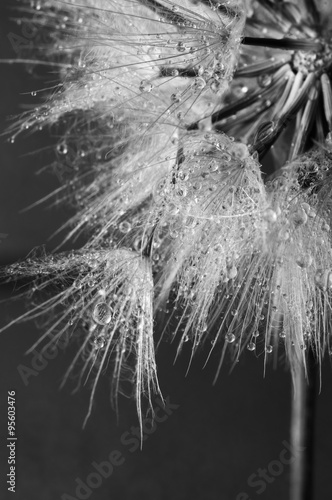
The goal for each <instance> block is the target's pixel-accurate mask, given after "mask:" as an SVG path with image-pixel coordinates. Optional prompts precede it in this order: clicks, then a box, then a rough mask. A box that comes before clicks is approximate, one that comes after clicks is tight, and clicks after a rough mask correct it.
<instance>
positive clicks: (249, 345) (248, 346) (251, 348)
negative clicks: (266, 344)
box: [247, 342, 256, 351]
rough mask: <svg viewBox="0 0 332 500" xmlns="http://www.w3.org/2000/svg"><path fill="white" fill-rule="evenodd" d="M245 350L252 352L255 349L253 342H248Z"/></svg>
mask: <svg viewBox="0 0 332 500" xmlns="http://www.w3.org/2000/svg"><path fill="white" fill-rule="evenodd" d="M247 349H248V351H254V350H255V349H256V344H255V342H249V344H248V345H247Z"/></svg>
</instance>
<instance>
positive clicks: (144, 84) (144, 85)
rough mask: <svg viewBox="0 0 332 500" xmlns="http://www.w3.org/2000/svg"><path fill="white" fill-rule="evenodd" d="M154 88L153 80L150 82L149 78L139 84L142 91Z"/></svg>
mask: <svg viewBox="0 0 332 500" xmlns="http://www.w3.org/2000/svg"><path fill="white" fill-rule="evenodd" d="M152 89H153V85H152V83H151V82H148V81H147V80H142V81H141V83H140V86H139V90H140V91H141V92H151V90H152Z"/></svg>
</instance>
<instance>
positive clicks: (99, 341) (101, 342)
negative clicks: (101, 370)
mask: <svg viewBox="0 0 332 500" xmlns="http://www.w3.org/2000/svg"><path fill="white" fill-rule="evenodd" d="M93 345H94V347H95V349H102V348H103V347H104V346H105V337H104V335H98V337H95V338H94V339H93Z"/></svg>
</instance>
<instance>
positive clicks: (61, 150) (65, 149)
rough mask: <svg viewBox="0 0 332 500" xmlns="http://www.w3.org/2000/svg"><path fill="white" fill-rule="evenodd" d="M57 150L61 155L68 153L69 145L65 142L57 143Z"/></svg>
mask: <svg viewBox="0 0 332 500" xmlns="http://www.w3.org/2000/svg"><path fill="white" fill-rule="evenodd" d="M56 150H57V152H58V153H59V154H60V155H66V154H67V153H68V146H67V144H66V143H65V142H61V143H60V144H58V145H57V147H56Z"/></svg>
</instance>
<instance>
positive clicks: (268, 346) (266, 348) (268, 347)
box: [265, 345, 273, 354]
mask: <svg viewBox="0 0 332 500" xmlns="http://www.w3.org/2000/svg"><path fill="white" fill-rule="evenodd" d="M272 351H273V346H272V345H267V346H266V347H265V352H266V353H267V354H271V352H272Z"/></svg>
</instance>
